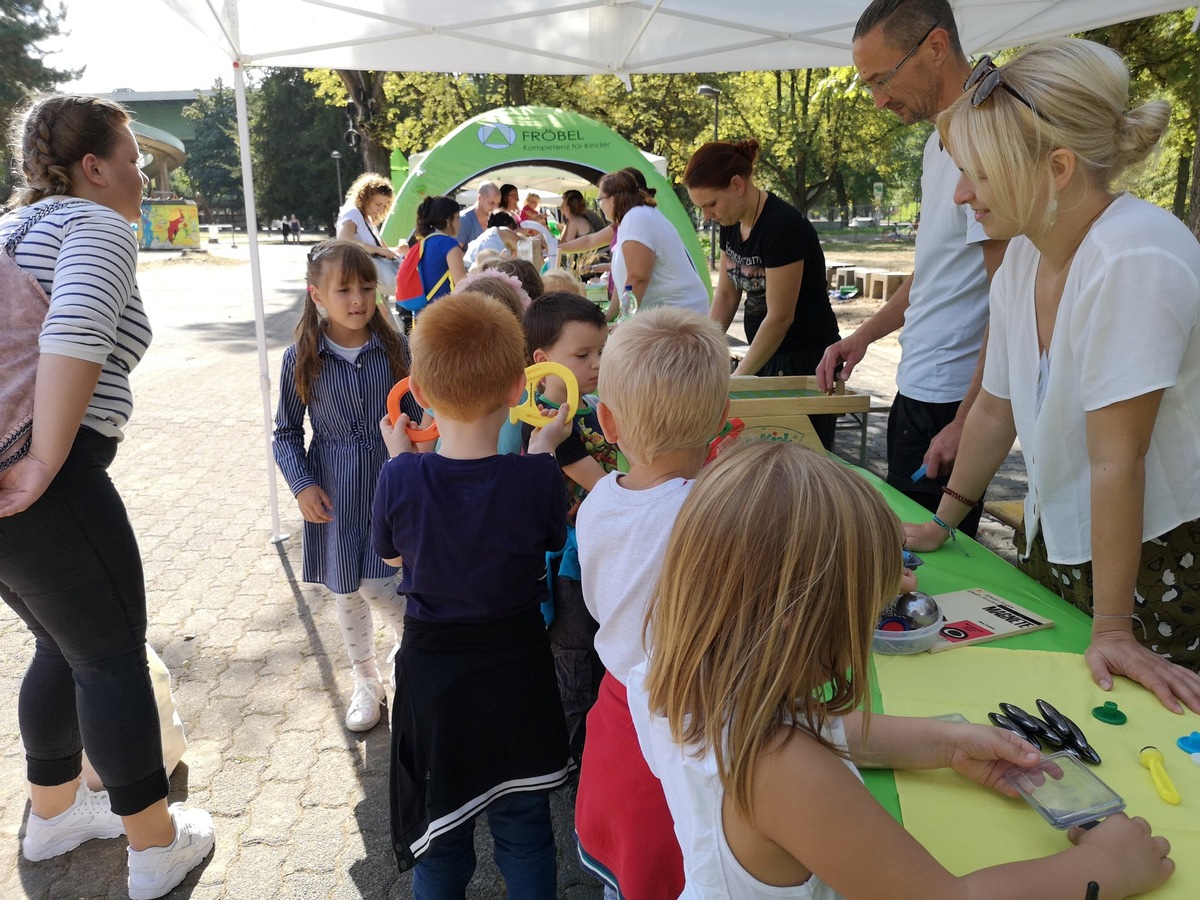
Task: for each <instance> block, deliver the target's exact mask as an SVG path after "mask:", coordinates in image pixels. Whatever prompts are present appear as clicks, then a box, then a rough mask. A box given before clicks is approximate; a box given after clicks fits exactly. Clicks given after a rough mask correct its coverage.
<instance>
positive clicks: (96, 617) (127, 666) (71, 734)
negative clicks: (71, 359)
mask: <svg viewBox="0 0 1200 900" xmlns="http://www.w3.org/2000/svg"><path fill="white" fill-rule="evenodd" d="M116 451H117V442H116V440H115V439H113V438H106V437H104V436H102V435H101V434H99V433H98V432H96V431H93V430H92V429H90V428H80V430H79V434H78V435H77V436H76V438H75V443H74V445H73V446H72V448H71V452H70V455H69V456H68V457H67V461H66V462H65V463H64V464H63V467H62V469H61V471H60V472H59V473H58V475H57V476H56V477H55V479H54V481H53V482H51V484H50V487H48V488H47V489H46V493H45V494H43V495H42V496H41V497H40V498H39V499H38V500H37V502H35V503H34V504H33V505H32V506H30V507H29V508H28V509H27V510H25V511H24V512H21V513H18V514H16V515H14V516H10V517H8V518H4V519H0V597H3V598H4V602H5V603H7V604H8V605H9V606H10V607H12V609H13V611H14V612H16V613H17V615H19V616H20V617H21V618H22V619H23V620H24V621H25V624H26V625H27V626H29V630H30V631H31V632H32V633H33V636H34V638H35V644H34V652H33V661H32V662H30V664H29V668H28V670H27V671H26V672H25V678H24V679H23V680H22V682H21V695H20V701H19V703H18V707H17V714H18V718H19V721H20V726H21V739H22V741H23V742H24V744H25V760H26V768H27V773H28V778H29V780H30V782H32V783H33V784H35V785H43V786H53V785H59V784H65V783H66V782H69V781H71V780H72V779H73V778H76V777H77V776H78V775H79V773H80V761H81V760H80V757H81V752H82V749H83V747H85V746H86V747H87V751H88V757H89V758H90V759H91V761H92V764H93V765H94V766H95V768H96V772H97V773H98V774H99V776H100V778H101V780H103V782H104V785H105V787H106V788H107V789H108V792H109V799H110V801H111V803H112V809H113V812H115V813H117V814H118V815H122V816H127V815H132V814H134V813H138V812H141V811H142V810H143V809H145V808H146V807H148V806H150V805H151V804H153V803H155V802H157V801H158V800H161V799H163V798H164V797H166V796H167V776H166V772H165V771H164V769H163V758H162V740H161V737H160V733H159V722H158V708H157V706H156V704H155V700H154V691H153V688H152V687H151V684H150V674H149V671H148V670H147V668H146V587H145V580H144V578H143V575H142V561H141V555H140V554H139V552H138V546H137V540H136V539H135V538H134V536H133V529H132V527H131V526H130V524H129V517H128V516H127V515H126V513H125V505H124V504H123V503H122V502H121V497H120V495H119V494H118V493H117V490H116V488H115V487H114V486H113V484H112V481H111V480H110V479H109V477H108V473H107V471H106V470H107V469H108V466H109V464H110V463H112V460H113V457H114V456H116Z"/></svg>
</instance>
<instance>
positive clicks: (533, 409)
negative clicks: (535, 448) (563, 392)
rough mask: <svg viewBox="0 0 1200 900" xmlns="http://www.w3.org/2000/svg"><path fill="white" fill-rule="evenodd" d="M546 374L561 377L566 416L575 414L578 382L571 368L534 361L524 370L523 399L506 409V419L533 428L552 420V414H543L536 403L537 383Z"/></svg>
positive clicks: (577, 407) (577, 405) (577, 400)
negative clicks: (533, 363) (564, 394)
mask: <svg viewBox="0 0 1200 900" xmlns="http://www.w3.org/2000/svg"><path fill="white" fill-rule="evenodd" d="M547 375H554V376H555V377H557V378H561V379H562V380H563V383H564V384H566V386H567V416H568V417H570V416H573V415H575V410H577V409H579V382H578V381H576V380H575V376H574V375H573V374H572V373H571V370H570V369H568V368H567V367H566V366H564V365H562V364H561V363H555V362H543V363H536V364H535V365H532V366H530V367H529V368H527V369H526V370H525V400H524V401H523V402H521V403H520V404H518V405H517V406H514V407H512V408H511V409H510V410H509V411H508V421H509V422H511V423H513V424H514V425H515V424H516V423H517V422H528V423H529V424H530V425H532V426H533V427H534V428H541V427H542V426H543V425H549V424H550V423H551V422H553V421H554V416H544V415H542V411H541V410H540V409H538V405H537V386H538V383H539V382H540V381H541V380H542V379H543V378H545V377H546V376H547Z"/></svg>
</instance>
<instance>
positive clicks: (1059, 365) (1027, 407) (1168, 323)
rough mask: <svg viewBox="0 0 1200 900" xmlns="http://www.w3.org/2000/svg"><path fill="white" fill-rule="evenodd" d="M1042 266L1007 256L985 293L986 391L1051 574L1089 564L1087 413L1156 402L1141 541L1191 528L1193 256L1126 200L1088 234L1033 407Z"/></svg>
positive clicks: (1155, 213)
mask: <svg viewBox="0 0 1200 900" xmlns="http://www.w3.org/2000/svg"><path fill="white" fill-rule="evenodd" d="M1039 259H1040V255H1039V253H1038V251H1037V248H1035V247H1034V246H1033V244H1032V243H1031V242H1030V241H1029V240H1028V238H1025V237H1018V238H1015V239H1013V241H1012V242H1011V243H1010V244H1009V245H1008V250H1007V252H1006V253H1005V256H1004V263H1003V264H1002V265H1001V267H1000V269H999V271H998V272H997V273H996V277H995V279H994V280H993V282H992V290H991V332H990V337H989V339H988V349H987V362H986V366H985V370H984V374H983V386H984V388H985V389H986V390H987V391H988V392H989V393H990V394H993V395H995V396H997V397H1001V398H1004V399H1007V400H1009V401H1011V403H1012V411H1013V420H1014V422H1015V424H1016V429H1017V437H1018V438H1019V439H1020V442H1021V451H1022V454H1023V456H1024V457H1025V467H1026V469H1027V470H1028V473H1029V494H1028V496H1027V497H1026V499H1025V528H1026V534H1027V535H1028V538H1029V540H1030V541H1032V540H1033V537H1034V535H1035V534H1036V533H1037V531H1038V529H1039V526H1040V527H1041V529H1042V530H1043V531H1044V537H1045V541H1046V549H1047V551H1048V555H1049V557H1050V559H1051V561H1053V562H1056V563H1063V564H1073V563H1080V562H1085V561H1087V560H1090V559H1091V558H1092V547H1091V517H1092V504H1091V469H1090V461H1089V458H1088V453H1087V422H1086V414H1087V413H1088V412H1090V411H1094V410H1097V409H1102V408H1103V407H1106V406H1110V405H1112V404H1114V403H1119V402H1121V401H1123V400H1129V399H1132V398H1134V397H1140V396H1143V395H1145V394H1148V393H1151V392H1153V391H1156V390H1161V389H1165V390H1164V393H1163V398H1162V404H1161V406H1160V407H1159V411H1158V418H1157V419H1156V420H1155V423H1154V431H1153V433H1152V436H1151V439H1150V449H1149V452H1148V453H1147V455H1146V498H1145V504H1144V519H1143V526H1142V540H1143V541H1146V540H1149V539H1150V538H1153V537H1157V536H1159V535H1161V534H1163V533H1165V532H1167V531H1170V530H1171V529H1172V528H1174V527H1175V526H1177V525H1180V524H1182V523H1184V522H1190V521H1192V520H1193V519H1197V518H1200V333H1198V330H1197V325H1198V324H1200V244H1197V242H1196V238H1195V237H1193V236H1192V233H1191V232H1190V231H1188V229H1187V228H1186V227H1185V226H1184V225H1183V224H1182V223H1181V222H1180V221H1179V220H1178V219H1176V218H1175V217H1174V216H1172V215H1171V214H1170V213H1168V212H1167V211H1166V210H1164V209H1161V208H1159V207H1157V206H1154V205H1153V204H1150V203H1146V202H1145V201H1142V200H1138V199H1136V198H1134V197H1132V196H1130V195H1128V194H1123V195H1121V196H1120V197H1118V198H1117V199H1116V200H1115V201H1113V203H1112V204H1111V205H1110V206H1109V207H1108V209H1107V210H1105V212H1104V213H1103V215H1101V216H1100V218H1099V219H1097V220H1096V222H1095V224H1094V225H1092V228H1091V231H1089V232H1088V234H1087V236H1086V237H1085V238H1084V240H1083V242H1082V243H1081V244H1080V246H1079V249H1078V250H1077V251H1076V253H1075V259H1074V261H1073V263H1072V264H1071V269H1070V272H1069V273H1068V274H1067V280H1066V284H1065V286H1064V288H1063V293H1062V300H1061V301H1060V303H1059V307H1058V313H1057V316H1056V318H1055V322H1054V333H1053V337H1052V339H1051V345H1050V361H1049V375H1048V377H1047V378H1046V379H1045V385H1044V388H1045V390H1044V397H1043V399H1042V401H1041V403H1040V409H1039V404H1038V402H1037V393H1038V380H1039V376H1038V369H1039V352H1038V339H1037V321H1036V316H1035V310H1034V303H1033V289H1034V280H1035V278H1036V274H1037V267H1038V261H1039Z"/></svg>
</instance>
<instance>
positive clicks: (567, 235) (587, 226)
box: [559, 189, 604, 246]
mask: <svg viewBox="0 0 1200 900" xmlns="http://www.w3.org/2000/svg"><path fill="white" fill-rule="evenodd" d="M559 210H560V211H561V212H562V214H563V218H564V219H566V228H565V229H564V230H563V236H562V240H563V242H564V243H565V242H566V241H573V240H575V238H578V237H583V236H584V235H585V234H591V233H592V232H594V231H599V230H600V229H602V228H603V227H604V220H603V219H601V218H600V217H599V216H598V215H596V214H595V213H594V212H592V211H591V210H590V209H588V208H587V204H586V203H585V202H584V200H583V194H581V193H580V192H579V191H576V190H574V189H572V190H569V191H567V192H566V193H565V194H563V195H562V206H560V207H559ZM560 246H561V245H560Z"/></svg>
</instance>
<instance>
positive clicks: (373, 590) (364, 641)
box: [333, 578, 408, 678]
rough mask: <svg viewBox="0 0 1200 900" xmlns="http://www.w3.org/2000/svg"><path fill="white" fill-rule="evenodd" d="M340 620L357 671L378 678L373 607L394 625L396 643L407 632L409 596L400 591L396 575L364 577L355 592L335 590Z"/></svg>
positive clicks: (367, 676)
mask: <svg viewBox="0 0 1200 900" xmlns="http://www.w3.org/2000/svg"><path fill="white" fill-rule="evenodd" d="M333 599H334V601H335V603H336V604H337V617H338V624H339V625H340V626H341V628H342V641H343V642H344V643H345V645H346V653H347V654H348V655H349V657H350V662H352V663H353V664H354V672H355V674H357V675H359V676H360V677H363V678H378V677H379V667H378V666H377V665H376V664H375V622H374V619H373V618H372V616H371V610H372V608H374V610H375V611H376V612H377V613H379V614H380V615H382V616H383V617H384V618H385V619H387V621H388V622H389V623H390V624H391V626H392V632H393V634H394V636H395V639H396V643H397V644H399V643H400V635H401V634H403V632H404V607H405V604H406V601H407V599H408V598H407V597H405V596H404V595H403V594H398V593H396V579H395V578H364V579H363V580H362V582H361V583H360V584H359V586H358V590H357V591H355V592H354V593H353V594H334V595H333Z"/></svg>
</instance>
